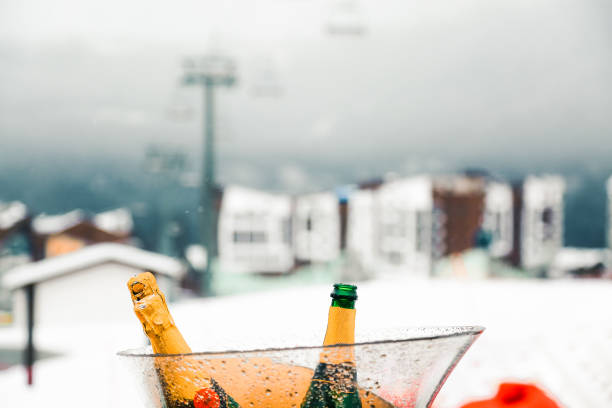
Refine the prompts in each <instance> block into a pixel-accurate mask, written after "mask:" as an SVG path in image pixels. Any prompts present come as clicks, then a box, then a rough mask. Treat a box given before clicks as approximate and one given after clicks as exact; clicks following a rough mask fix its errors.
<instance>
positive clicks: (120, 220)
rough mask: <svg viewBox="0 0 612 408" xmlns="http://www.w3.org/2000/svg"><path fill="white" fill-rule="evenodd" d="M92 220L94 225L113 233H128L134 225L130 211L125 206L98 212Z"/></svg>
mask: <svg viewBox="0 0 612 408" xmlns="http://www.w3.org/2000/svg"><path fill="white" fill-rule="evenodd" d="M92 221H93V224H94V225H95V226H96V227H98V228H100V229H101V230H103V231H106V232H108V233H111V234H115V235H128V234H130V233H131V232H132V228H133V227H134V221H133V219H132V213H131V212H130V210H128V209H127V208H117V209H115V210H110V211H105V212H101V213H98V214H96V215H94V217H93V220H92Z"/></svg>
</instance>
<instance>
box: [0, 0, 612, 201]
mask: <svg viewBox="0 0 612 408" xmlns="http://www.w3.org/2000/svg"><path fill="white" fill-rule="evenodd" d="M332 3H333V2H330V1H327V0H256V1H253V0H234V1H211V0H207V1H190V0H179V1H175V2H172V3H163V4H162V3H159V4H158V3H156V2H148V1H144V0H134V1H130V2H123V1H119V0H107V1H89V2H80V1H76V0H58V1H54V2H45V1H43V0H20V1H17V0H2V1H0V140H1V146H2V148H1V149H0V168H1V170H2V171H3V172H4V173H5V175H6V174H7V172H9V173H10V172H11V171H13V172H17V171H26V172H27V171H29V172H32V173H33V175H38V174H41V175H42V174H43V173H45V172H47V173H48V174H50V173H49V171H51V172H57V173H58V174H67V173H70V172H71V171H75V169H77V168H86V167H87V163H88V162H90V161H91V162H96V163H106V164H105V165H108V166H113V171H115V172H117V171H119V170H118V169H126V170H125V172H129V171H130V170H128V169H132V170H134V171H136V169H138V168H139V166H140V164H141V163H142V160H143V157H144V151H145V148H146V146H147V145H150V144H161V145H170V146H174V147H176V148H178V149H182V150H184V151H185V152H187V153H188V154H189V155H190V158H191V163H192V166H193V168H194V170H197V168H198V166H199V165H200V162H201V149H202V148H201V143H202V136H201V133H202V131H201V122H200V121H201V111H202V101H201V99H202V97H201V96H202V95H201V90H199V89H197V88H186V87H181V86H180V85H179V82H180V81H179V80H180V77H181V61H182V60H183V58H184V57H185V56H192V55H202V54H204V53H206V52H209V51H211V50H213V51H215V52H220V53H223V54H225V55H229V56H231V57H233V58H234V59H235V61H236V63H237V74H238V82H237V84H236V86H234V87H232V88H230V89H219V90H218V92H217V96H218V97H217V102H218V103H217V125H218V126H217V129H218V133H217V134H218V157H219V162H218V168H219V178H220V181H221V182H223V183H241V184H246V185H251V186H254V187H263V188H270V189H274V190H283V191H309V190H316V189H321V188H330V187H332V186H334V185H337V184H341V183H347V182H354V181H358V180H362V179H366V178H371V177H375V176H379V175H381V174H384V173H386V172H389V171H393V172H397V173H399V174H411V173H415V172H442V171H452V170H456V169H461V168H465V167H482V168H488V169H490V170H492V171H493V172H499V173H501V174H503V175H507V176H513V175H521V174H525V173H528V172H556V171H560V172H563V173H565V174H566V175H567V176H569V177H570V178H571V176H572V175H573V174H579V175H583V174H596V175H597V178H598V179H600V178H603V175H604V174H606V173H608V174H609V172H610V171H612V168H611V167H612V166H610V164H609V163H610V161H609V156H610V153H611V152H612V137H611V135H612V115H610V112H612V98H611V97H610V95H612V29H611V28H610V24H609V22H610V21H612V6H611V3H610V2H608V1H605V0H592V1H591V0H589V1H570V0H554V1H553V0H543V1H538V2H533V1H529V0H519V1H516V0H512V1H511V0H506V1H499V2H491V1H486V0H466V1H461V2H457V1H453V0H442V1H436V2H431V1H417V2H405V1H402V0H376V1H375V0H360V1H353V2H352V4H353V6H355V5H356V6H357V7H358V8H357V11H358V13H357V14H356V15H357V16H358V19H357V21H358V22H359V23H360V24H362V25H363V27H364V28H365V34H364V35H362V36H342V35H335V36H334V35H330V34H329V33H328V32H327V31H326V29H325V27H326V25H328V24H329V22H330V21H332V20H333V19H334V18H336V17H335V14H334V9H333V7H332V5H333V4H332ZM270 78H271V79H272V82H274V84H276V85H278V89H277V91H278V90H280V92H278V93H279V94H278V95H276V96H274V97H273V96H258V95H257V93H256V92H255V91H256V90H257V87H258V86H261V83H262V81H264V82H265V81H268V80H270ZM177 112H178V113H180V114H178V115H177ZM76 162H78V165H77V164H74V166H72V164H73V163H76ZM105 165H101V166H102V167H101V168H102V169H104V166H105ZM18 169H21V170H18ZM45 169H47V170H45ZM62 169H64V170H65V172H67V173H63V172H64V170H62ZM107 170H108V171H109V172H110V169H107ZM100 171H102V172H104V170H100ZM119 173H121V171H119ZM128 178H129V177H128ZM0 199H1V197H0Z"/></svg>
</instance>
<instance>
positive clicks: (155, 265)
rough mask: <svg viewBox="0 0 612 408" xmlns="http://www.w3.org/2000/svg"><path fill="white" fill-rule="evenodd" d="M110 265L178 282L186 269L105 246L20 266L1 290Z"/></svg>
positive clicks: (158, 257) (136, 251)
mask: <svg viewBox="0 0 612 408" xmlns="http://www.w3.org/2000/svg"><path fill="white" fill-rule="evenodd" d="M107 261H114V262H119V263H124V264H127V265H130V266H134V267H136V268H139V269H144V270H152V271H155V272H159V273H161V274H165V275H168V276H171V277H173V278H175V279H179V278H180V277H181V276H182V274H183V273H184V266H183V265H182V264H181V263H180V262H179V261H177V260H175V259H173V258H170V257H168V256H165V255H160V254H156V253H153V252H149V251H145V250H142V249H139V248H135V247H132V246H128V245H121V244H115V243H103V244H97V245H91V246H88V247H85V248H83V249H80V250H78V251H74V252H71V253H68V254H65V255H61V256H56V257H53V258H48V259H44V260H42V261H38V262H33V263H29V264H26V265H21V266H18V267H16V268H14V269H12V270H10V271H8V272H7V273H6V274H5V275H4V276H3V277H2V286H4V287H5V288H7V289H16V288H19V287H23V286H25V285H28V284H30V283H34V282H40V281H44V280H47V279H51V278H54V277H56V276H59V275H63V274H66V273H70V272H73V271H76V270H82V269H84V268H86V267H88V266H92V265H96V264H100V263H102V262H107Z"/></svg>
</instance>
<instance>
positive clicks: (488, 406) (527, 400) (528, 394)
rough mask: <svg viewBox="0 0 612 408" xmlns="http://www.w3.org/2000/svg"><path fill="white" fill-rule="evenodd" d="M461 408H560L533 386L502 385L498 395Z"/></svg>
mask: <svg viewBox="0 0 612 408" xmlns="http://www.w3.org/2000/svg"><path fill="white" fill-rule="evenodd" d="M461 408H560V407H559V405H557V403H556V402H554V401H553V400H552V399H550V398H549V397H548V396H547V395H546V394H545V393H544V391H542V390H541V389H539V388H538V387H536V386H535V385H532V384H517V383H501V384H500V385H499V389H498V390H497V395H496V396H495V397H493V398H492V399H489V400H483V401H475V402H470V403H467V404H465V405H463V406H462V407H461Z"/></svg>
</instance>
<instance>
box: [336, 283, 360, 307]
mask: <svg viewBox="0 0 612 408" xmlns="http://www.w3.org/2000/svg"><path fill="white" fill-rule="evenodd" d="M330 296H331V298H332V306H335V307H343V308H345V309H354V308H355V301H356V300H357V286H355V285H348V284H345V283H336V284H335V285H334V290H333V292H332V293H331V294H330Z"/></svg>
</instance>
